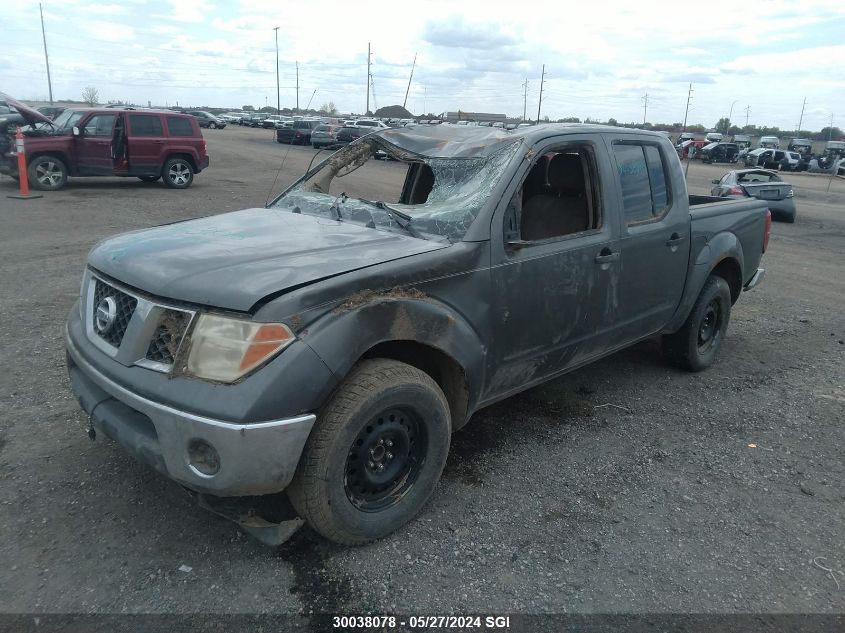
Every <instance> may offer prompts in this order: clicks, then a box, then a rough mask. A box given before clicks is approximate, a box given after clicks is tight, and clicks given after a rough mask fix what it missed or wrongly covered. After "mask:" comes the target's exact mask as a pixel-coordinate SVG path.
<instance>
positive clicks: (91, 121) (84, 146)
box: [74, 112, 117, 176]
mask: <svg viewBox="0 0 845 633" xmlns="http://www.w3.org/2000/svg"><path fill="white" fill-rule="evenodd" d="M116 120H117V113H116V112H115V113H109V114H93V115H91V116H89V117H88V118H87V119H86V120H85V121H84V122H83V123H82V125H81V127H80V128H79V129H80V135H79V136H77V137H75V138H74V143H75V146H76V166H77V170H78V171H79V175H80V176H110V175H112V174H113V173H114V158H113V156H114V152H113V148H112V143H113V140H114V138H113V135H114V124H115V121H116Z"/></svg>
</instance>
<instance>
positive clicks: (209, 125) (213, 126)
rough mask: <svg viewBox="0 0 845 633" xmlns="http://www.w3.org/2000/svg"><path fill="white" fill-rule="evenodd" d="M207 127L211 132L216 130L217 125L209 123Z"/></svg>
mask: <svg viewBox="0 0 845 633" xmlns="http://www.w3.org/2000/svg"><path fill="white" fill-rule="evenodd" d="M208 127H209V128H211V129H212V130H216V129H217V124H216V123H215V122H214V121H212V122H211V123H209V124H208Z"/></svg>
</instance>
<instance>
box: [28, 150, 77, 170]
mask: <svg viewBox="0 0 845 633" xmlns="http://www.w3.org/2000/svg"><path fill="white" fill-rule="evenodd" d="M42 156H52V157H53V158H58V159H59V160H60V161H62V162H63V163H64V164H65V167H66V168H67V170H68V175H70V170H71V164H70V161H69V160H68V156H67V153H66V152H63V151H61V150H57V149H43V150H36V151H34V152H33V153H32V154H27V155H26V166H27V167H29V166H30V164H32V162H33V161H34V160H35V159H36V158H41V157H42Z"/></svg>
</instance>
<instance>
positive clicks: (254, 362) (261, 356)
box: [188, 314, 296, 382]
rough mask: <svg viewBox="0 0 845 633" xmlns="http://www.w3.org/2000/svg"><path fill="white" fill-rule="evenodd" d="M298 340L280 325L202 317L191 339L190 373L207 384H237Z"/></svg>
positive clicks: (209, 315)
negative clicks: (237, 381) (214, 382)
mask: <svg viewBox="0 0 845 633" xmlns="http://www.w3.org/2000/svg"><path fill="white" fill-rule="evenodd" d="M295 338H296V337H295V336H294V335H293V332H291V331H290V329H288V327H287V326H286V325H283V324H281V323H255V322H253V321H246V320H242V319H230V318H228V317H222V316H216V315H213V314H203V315H200V317H199V319H198V320H197V324H196V326H195V327H194V330H193V333H192V335H191V351H190V353H189V354H188V373H190V374H193V375H195V376H197V377H198V378H206V379H208V380H219V381H220V382H234V381H235V380H237V379H238V378H240V377H241V376H244V375H245V374H247V373H249V372H250V371H252V370H253V369H255V368H256V367H258V366H259V365H262V364H264V363H266V362H267V361H268V360H270V359H271V358H273V357H274V356H275V355H276V354H278V353H279V352H281V351H282V350H283V349H284V348H285V347H287V346H288V345H290V344H291V343H292V342H293V341H294V339H295Z"/></svg>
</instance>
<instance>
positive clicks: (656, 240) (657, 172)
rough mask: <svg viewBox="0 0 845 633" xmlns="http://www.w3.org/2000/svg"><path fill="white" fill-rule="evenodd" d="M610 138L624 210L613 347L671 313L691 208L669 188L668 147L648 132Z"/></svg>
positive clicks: (680, 282)
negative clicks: (649, 136) (644, 134)
mask: <svg viewBox="0 0 845 633" xmlns="http://www.w3.org/2000/svg"><path fill="white" fill-rule="evenodd" d="M634 139H636V137H634ZM608 140H610V153H611V155H612V160H613V161H614V163H615V176H616V187H615V190H616V192H617V195H618V196H619V200H618V205H619V208H620V209H621V215H622V229H621V233H622V238H621V240H620V243H619V251H620V262H619V268H618V271H619V274H618V275H617V276H615V277H614V279H613V283H615V284H616V285H617V288H616V305H615V306H614V319H615V331H614V336H613V340H614V347H616V346H622V345H625V344H628V343H630V342H632V341H635V340H637V339H640V338H643V337H645V336H648V335H650V334H653V333H655V332H657V331H659V330H660V329H661V328H662V327H663V326H664V325H665V324H666V323H667V322H668V321H669V319H670V318H671V316H672V315H673V314H674V313H675V309H676V307H677V305H678V303H679V302H680V299H681V295H682V294H683V290H684V283H685V281H686V275H687V266H688V264H689V250H690V244H689V241H690V235H689V208H688V206H687V205H686V204H684V202H685V201H684V200H679V199H678V197H677V196H678V195H680V192H675V191H673V187H672V184H671V183H672V178H671V176H670V174H671V173H672V172H671V171H670V163H669V160H670V159H671V158H672V157H670V156H668V155H667V150H668V148H667V147H665V146H664V145H663V144H662V143H659V142H657V141H655V140H654V139H650V138H648V137H644V138H642V140H631V137H630V136H627V135H626V136H625V137H621V138H613V137H609V138H608ZM673 200H674V201H676V202H675V203H674V204H673Z"/></svg>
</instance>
